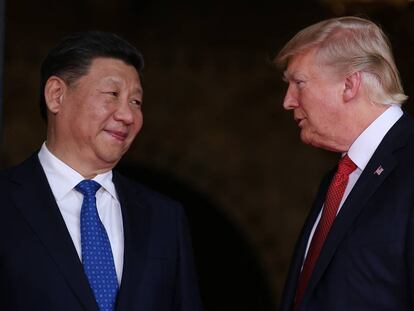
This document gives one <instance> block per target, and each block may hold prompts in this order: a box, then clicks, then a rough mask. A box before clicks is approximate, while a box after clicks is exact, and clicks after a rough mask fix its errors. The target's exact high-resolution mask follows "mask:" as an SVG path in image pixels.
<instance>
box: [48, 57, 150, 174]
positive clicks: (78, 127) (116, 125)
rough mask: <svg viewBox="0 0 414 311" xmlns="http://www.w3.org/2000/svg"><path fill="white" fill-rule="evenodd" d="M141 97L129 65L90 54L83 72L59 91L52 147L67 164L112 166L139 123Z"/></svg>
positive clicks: (136, 76) (135, 133)
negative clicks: (85, 71) (88, 65)
mask: <svg viewBox="0 0 414 311" xmlns="http://www.w3.org/2000/svg"><path fill="white" fill-rule="evenodd" d="M141 103H142V88H141V82H140V78H139V75H138V73H137V71H136V69H135V68H134V67H133V66H131V65H128V64H126V63H124V62H123V61H121V60H118V59H113V58H96V59H94V60H93V61H92V63H91V66H90V69H89V72H88V73H87V74H86V75H84V76H82V77H81V78H79V79H78V80H77V81H76V82H74V83H73V85H70V86H67V87H66V89H65V92H64V93H63V95H62V101H61V105H60V107H59V111H58V112H57V113H55V125H56V126H55V127H56V129H57V130H56V133H55V135H54V136H55V139H54V141H53V140H52V144H53V148H52V149H54V150H53V152H54V153H55V154H56V155H57V156H58V157H60V158H61V159H62V160H63V161H65V162H67V163H68V164H70V165H73V166H79V165H89V166H90V167H94V168H96V169H97V170H101V169H104V170H105V169H110V168H112V167H114V166H115V165H116V163H117V162H118V161H119V160H120V159H121V157H122V155H123V154H124V153H125V152H126V151H127V150H128V148H129V146H130V145H131V143H132V141H133V140H134V138H135V136H136V135H137V134H138V132H139V131H140V129H141V127H142V122H143V118H142V111H141Z"/></svg>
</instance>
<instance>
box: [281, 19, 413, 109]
mask: <svg viewBox="0 0 414 311" xmlns="http://www.w3.org/2000/svg"><path fill="white" fill-rule="evenodd" d="M311 49H316V57H317V60H318V61H320V62H321V64H324V65H329V66H332V68H334V70H335V71H336V72H337V73H338V74H343V75H348V74H352V73H354V72H361V73H362V77H363V80H362V81H363V86H365V88H366V89H367V93H368V94H369V97H370V99H371V101H372V102H374V103H377V104H385V105H390V104H402V103H403V102H404V101H405V100H406V99H407V98H408V97H407V96H406V95H405V94H404V90H403V87H402V84H401V81H400V76H399V73H398V69H397V67H396V65H395V62H394V57H393V55H392V51H391V45H390V43H389V41H388V38H387V36H386V35H385V34H384V32H383V31H382V30H381V28H380V27H378V26H377V25H376V24H375V23H373V22H371V21H369V20H367V19H363V18H359V17H352V16H348V17H339V18H332V19H328V20H324V21H322V22H319V23H316V24H314V25H311V26H309V27H307V28H305V29H303V30H301V31H300V32H299V33H297V34H296V35H295V36H294V37H293V38H292V39H291V40H290V41H289V42H288V43H287V44H286V45H285V46H284V47H283V49H282V50H281V51H280V52H279V54H278V55H277V56H276V58H275V60H274V62H275V63H276V64H277V65H278V66H280V67H285V66H286V65H287V63H288V62H289V60H290V59H291V58H292V57H294V56H295V55H298V54H305V53H307V52H309V51H310V50H311Z"/></svg>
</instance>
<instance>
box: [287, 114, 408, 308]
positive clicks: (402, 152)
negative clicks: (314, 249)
mask: <svg viewBox="0 0 414 311" xmlns="http://www.w3.org/2000/svg"><path fill="white" fill-rule="evenodd" d="M379 167H382V168H383V171H382V172H381V173H380V174H379V171H377V169H378V168H379ZM335 170H336V169H335ZM335 170H333V171H332V172H330V173H329V174H328V175H327V176H326V177H325V179H324V180H323V181H322V184H321V187H320V190H319V192H318V195H317V197H316V200H315V202H314V205H313V208H312V210H311V212H310V214H309V216H308V218H307V220H306V222H305V225H304V227H303V229H302V232H301V234H300V237H299V239H298V242H297V245H296V248H295V251H294V255H293V259H292V262H291V266H290V269H289V274H288V278H287V281H286V284H285V289H284V293H283V295H282V299H281V304H280V310H281V311H288V310H289V311H290V310H292V303H293V299H294V296H295V291H296V287H297V282H298V278H299V274H300V270H301V266H302V260H303V256H304V252H305V249H306V244H307V241H308V238H309V234H310V232H311V229H312V227H313V225H314V223H315V221H316V218H317V216H318V214H319V212H320V210H321V208H322V205H323V202H324V200H325V195H326V192H327V188H328V186H329V184H330V181H331V179H332V177H333V174H334V171H335ZM376 172H377V173H376ZM299 310H301V311H305V310H306V311H367V310H372V311H385V310H387V311H388V310H389V311H391V310H392V311H405V310H414V121H413V120H412V119H411V118H410V117H409V116H408V115H406V114H404V115H403V116H402V117H401V118H400V119H399V120H398V121H397V123H396V124H395V125H394V126H393V127H392V128H391V129H390V131H389V132H388V133H387V134H386V136H385V137H384V139H383V140H382V142H381V144H380V145H379V146H378V148H377V150H376V151H375V153H374V154H373V156H372V158H371V159H370V161H369V162H368V164H367V166H366V167H365V169H364V171H363V172H362V174H361V176H360V178H359V179H358V181H357V183H356V184H355V186H354V188H353V189H352V191H351V193H350V194H349V196H348V197H347V199H346V201H345V202H344V204H343V206H342V208H341V210H340V212H339V213H338V216H337V217H336V219H335V221H334V224H333V226H332V227H331V231H330V232H329V235H328V237H327V239H326V241H325V245H324V246H323V248H322V251H321V254H320V257H319V258H318V261H317V263H316V266H315V269H314V271H313V274H312V276H311V279H310V281H309V284H308V287H307V289H306V291H305V293H304V296H303V299H302V302H301V304H300V306H299Z"/></svg>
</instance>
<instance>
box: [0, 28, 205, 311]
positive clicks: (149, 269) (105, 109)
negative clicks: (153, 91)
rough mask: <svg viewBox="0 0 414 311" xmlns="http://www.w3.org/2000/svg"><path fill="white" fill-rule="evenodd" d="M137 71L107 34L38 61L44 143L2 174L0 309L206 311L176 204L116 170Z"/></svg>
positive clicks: (74, 42) (132, 120) (67, 44)
mask: <svg viewBox="0 0 414 311" xmlns="http://www.w3.org/2000/svg"><path fill="white" fill-rule="evenodd" d="M142 68H143V58H142V56H141V54H140V53H139V52H138V51H137V50H136V49H135V47H133V46H132V45H130V44H129V43H128V42H126V41H125V40H123V39H121V38H120V37H118V36H116V35H114V34H111V33H105V32H82V33H76V34H73V35H71V36H68V37H66V38H64V39H63V40H62V41H61V42H60V43H59V44H58V45H57V46H56V47H55V48H53V49H52V50H51V51H50V53H49V54H48V56H47V57H46V58H45V60H44V61H43V64H42V68H41V89H40V92H41V96H40V105H41V112H42V115H43V117H44V118H45V119H46V121H47V138H46V141H45V143H44V144H43V145H42V147H41V149H40V151H39V152H38V153H36V154H34V155H32V156H31V157H30V158H29V159H27V160H26V161H24V162H23V163H22V164H20V165H18V166H16V167H14V168H11V169H7V170H5V171H3V172H1V174H0V185H1V191H2V192H1V196H2V213H1V215H2V217H1V218H0V233H1V237H0V262H1V264H0V271H1V272H0V275H1V277H0V310H4V311H7V310H10V311H11V310H12V311H19V310H39V311H40V310H41V311H46V310H47V311H53V310H56V311H62V310H68V311H77V310H79V311H80V310H88V311H89V310H94V311H98V310H100V311H103V310H105V311H112V310H125V311H126V310H128V311H130V310H145V311H151V310H159V311H161V310H162V311H164V310H171V311H173V310H174V311H176V310H183V311H184V310H188V311H197V310H201V303H200V298H199V293H198V289H197V281H196V276H195V271H194V270H195V269H194V264H193V258H192V251H191V244H190V237H189V232H188V228H187V225H186V219H185V215H184V212H183V210H182V208H181V206H180V204H178V203H177V202H174V201H172V200H170V199H168V198H166V197H164V196H163V195H160V194H158V193H156V192H153V191H151V190H149V189H147V188H145V187H144V186H142V185H140V184H138V183H135V182H133V181H131V180H129V179H127V178H125V177H123V176H122V175H120V174H119V173H117V172H116V171H115V170H113V168H114V167H115V166H116V164H117V163H118V161H119V160H120V159H121V157H122V156H123V155H124V153H125V152H126V151H127V150H128V148H129V147H130V145H131V143H132V142H133V140H134V138H135V136H136V135H137V134H138V132H139V131H140V129H141V126H142V122H143V116H142V110H141V106H142V95H143V93H142V87H141V78H142Z"/></svg>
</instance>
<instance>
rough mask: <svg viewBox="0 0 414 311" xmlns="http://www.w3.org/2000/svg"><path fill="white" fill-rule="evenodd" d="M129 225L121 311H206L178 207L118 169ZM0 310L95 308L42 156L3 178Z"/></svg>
mask: <svg viewBox="0 0 414 311" xmlns="http://www.w3.org/2000/svg"><path fill="white" fill-rule="evenodd" d="M113 182H114V184H115V187H116V190H117V193H118V196H119V199H120V203H121V209H122V218H123V225H124V241H125V242H124V244H125V245H124V267H123V275H122V282H121V286H120V291H119V295H118V299H117V308H116V310H118V311H133V310H139V311H170V310H171V311H198V310H201V304H200V299H199V293H198V287H197V281H196V276H195V271H194V265H193V258H192V251H191V246H190V240H189V232H188V229H187V228H188V227H187V224H186V220H185V216H184V213H183V210H182V208H181V206H180V205H179V204H177V203H176V202H174V201H172V200H170V199H168V198H166V197H164V196H162V195H160V194H158V193H155V192H153V191H151V190H149V189H147V188H145V187H143V186H141V185H139V184H137V183H135V182H132V181H131V180H128V179H126V178H125V177H123V176H121V175H119V174H117V173H116V172H114V175H113ZM0 189H1V190H0V193H1V194H0V197H1V199H0V202H1V212H0V310H2V311H9V310H10V311H20V310H21V311H23V310H25V311H27V310H31V311H35V310H36V311H55V310H56V311H66V310H67V311H81V310H82V311H98V307H97V304H96V302H95V299H94V297H93V293H92V291H91V289H90V287H89V284H88V281H87V278H86V276H85V274H84V272H83V267H82V263H81V261H80V259H79V257H78V254H77V252H76V250H75V247H74V245H73V242H72V239H71V237H70V235H69V232H68V230H67V228H66V225H65V223H64V220H63V218H62V215H61V214H60V211H59V208H58V206H57V205H56V202H55V199H54V197H53V194H52V192H51V190H50V187H49V184H48V181H47V178H46V175H45V174H44V172H43V169H42V167H41V165H40V162H39V160H38V157H37V154H36V155H34V156H32V157H31V158H29V159H28V160H26V161H25V162H23V163H22V164H20V165H19V166H17V167H15V168H12V169H8V170H5V171H3V172H1V173H0Z"/></svg>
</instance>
